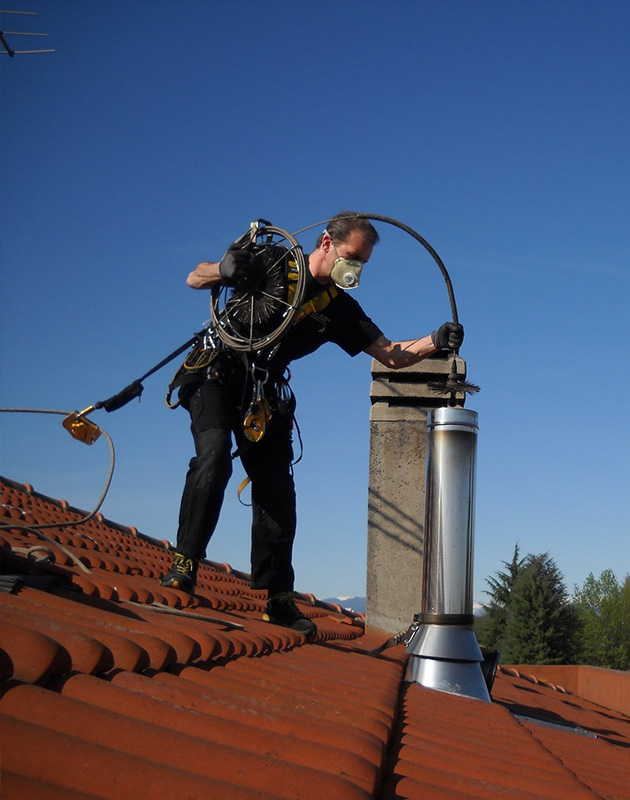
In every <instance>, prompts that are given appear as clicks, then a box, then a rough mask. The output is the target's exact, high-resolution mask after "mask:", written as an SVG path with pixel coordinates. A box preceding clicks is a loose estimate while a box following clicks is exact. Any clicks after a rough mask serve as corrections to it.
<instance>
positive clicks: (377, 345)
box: [365, 322, 464, 369]
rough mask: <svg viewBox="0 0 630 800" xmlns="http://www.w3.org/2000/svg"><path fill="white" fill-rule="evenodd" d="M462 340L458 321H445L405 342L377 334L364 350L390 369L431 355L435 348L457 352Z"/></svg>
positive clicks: (415, 362)
mask: <svg viewBox="0 0 630 800" xmlns="http://www.w3.org/2000/svg"><path fill="white" fill-rule="evenodd" d="M463 341H464V329H463V327H462V326H461V325H460V324H459V322H445V323H444V325H440V327H439V328H438V329H437V330H435V331H433V333H432V334H431V335H430V336H424V337H423V338H422V339H410V340H409V341H407V342H390V341H389V339H387V338H386V337H385V336H379V337H378V339H376V341H374V342H372V344H371V345H370V346H369V347H366V348H365V352H366V353H369V355H371V356H372V357H373V358H375V359H376V360H377V361H380V362H381V364H384V365H385V366H386V367H391V368H392V369H401V368H402V367H410V366H411V365H412V364H417V363H418V361H422V359H423V358H426V357H427V356H430V355H433V353H435V352H436V351H437V350H450V351H451V352H454V353H458V352H459V348H460V347H461V345H462V342H463Z"/></svg>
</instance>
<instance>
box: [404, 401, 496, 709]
mask: <svg viewBox="0 0 630 800" xmlns="http://www.w3.org/2000/svg"><path fill="white" fill-rule="evenodd" d="M477 431H478V416H477V413H476V412H475V411H469V410H467V409H463V408H438V409H434V410H433V411H431V412H430V413H429V417H428V421H427V482H426V505H425V529H424V530H425V550H424V575H423V593H422V614H421V618H420V622H421V624H420V626H419V628H418V630H417V631H416V633H415V635H414V636H413V638H412V640H411V641H410V643H409V645H408V647H407V652H408V653H409V654H410V656H411V657H410V659H409V665H408V667H407V680H409V681H411V682H416V683H421V684H422V685H423V686H427V687H429V688H432V689H439V690H441V691H447V692H453V693H456V694H463V695H466V696H468V697H475V698H477V699H480V700H490V695H489V692H488V689H487V686H486V683H485V680H484V678H483V673H482V670H481V662H482V661H483V656H482V654H481V650H480V649H479V645H478V644H477V640H476V638H475V634H474V632H473V624H474V616H473V545H474V542H473V539H474V521H475V467H476V455H477Z"/></svg>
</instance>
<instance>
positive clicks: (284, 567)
mask: <svg viewBox="0 0 630 800" xmlns="http://www.w3.org/2000/svg"><path fill="white" fill-rule="evenodd" d="M247 393H248V386H247V383H246V381H245V380H244V379H243V378H242V377H240V376H239V375H238V374H236V373H234V374H232V376H231V377H230V378H229V379H227V380H226V379H225V378H224V377H223V378H217V379H210V380H208V381H206V382H205V383H203V384H202V385H201V386H200V387H199V389H197V391H196V392H195V393H194V394H193V395H192V397H191V398H190V400H189V402H187V403H186V405H187V406H188V408H189V412H190V416H191V431H192V435H193V439H194V443H195V453H196V455H195V457H194V458H193V459H192V460H191V461H190V465H189V468H188V473H187V475H186V483H185V486H184V492H183V495H182V501H181V507H180V514H179V528H178V532H177V552H178V553H182V554H183V555H184V556H186V557H187V558H203V557H204V556H205V553H206V548H207V546H208V542H209V541H210V538H211V536H212V534H213V533H214V530H215V528H216V525H217V522H218V519H219V513H220V511H221V506H222V504H223V496H224V493H225V488H226V486H227V483H228V480H229V479H230V476H231V474H232V458H231V449H232V433H233V434H234V436H235V440H236V445H237V447H238V449H239V451H240V452H241V456H240V458H241V461H242V464H243V467H244V468H245V472H246V473H247V475H248V476H249V478H250V479H251V488H252V512H253V518H252V549H251V582H252V588H254V589H268V590H269V596H273V595H275V594H278V593H279V592H285V591H292V590H293V583H294V572H293V566H292V555H293V541H294V539H295V530H296V508H295V505H296V503H295V485H294V482H293V473H292V469H291V464H292V461H293V446H292V429H293V408H289V409H286V408H280V409H278V408H276V410H275V411H274V413H273V416H272V419H271V422H270V424H269V425H268V427H267V431H266V432H265V435H264V436H263V437H262V439H261V440H260V441H258V442H256V443H251V442H248V441H247V440H246V439H245V437H244V436H243V434H242V429H241V426H242V422H243V411H242V408H243V398H245V405H247V403H248V402H249V397H247ZM270 400H271V403H272V407H273V405H274V397H273V395H271V397H270Z"/></svg>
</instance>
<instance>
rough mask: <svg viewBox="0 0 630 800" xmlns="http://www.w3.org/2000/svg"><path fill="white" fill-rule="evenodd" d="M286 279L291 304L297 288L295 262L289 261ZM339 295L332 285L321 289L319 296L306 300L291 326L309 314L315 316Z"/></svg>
mask: <svg viewBox="0 0 630 800" xmlns="http://www.w3.org/2000/svg"><path fill="white" fill-rule="evenodd" d="M288 279H289V291H288V296H287V299H288V301H289V303H292V302H293V298H294V297H295V290H296V288H297V279H298V273H297V269H296V267H295V262H293V261H289V272H288ZM338 294H339V289H337V287H336V286H335V285H334V284H331V285H330V286H326V288H325V289H322V291H321V292H319V294H316V295H315V297H312V298H311V299H310V300H307V301H306V302H305V303H303V304H302V305H301V306H300V308H299V310H298V312H297V314H296V315H295V317H294V319H293V324H294V325H295V323H296V322H299V321H300V320H302V319H304V317H307V316H308V315H309V314H317V313H318V312H319V311H323V310H324V309H325V308H326V306H327V305H328V304H329V303H330V302H331V301H332V300H334V299H335V297H337V295H338Z"/></svg>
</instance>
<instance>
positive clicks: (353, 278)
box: [316, 211, 379, 289]
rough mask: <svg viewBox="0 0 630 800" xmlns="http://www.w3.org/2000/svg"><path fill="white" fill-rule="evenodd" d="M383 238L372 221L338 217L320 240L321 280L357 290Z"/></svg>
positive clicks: (343, 214) (344, 213)
mask: <svg viewBox="0 0 630 800" xmlns="http://www.w3.org/2000/svg"><path fill="white" fill-rule="evenodd" d="M378 240H379V236H378V233H377V231H376V229H375V228H374V226H373V225H372V224H371V223H370V221H369V220H367V219H363V218H361V217H358V216H357V215H356V212H353V211H342V212H340V213H339V214H336V215H335V216H334V217H333V218H332V219H331V220H330V221H329V222H328V224H327V226H326V230H325V231H324V232H323V233H322V234H320V236H319V238H318V239H317V250H316V252H317V253H318V255H319V256H320V264H319V266H320V269H319V270H318V272H319V275H318V277H319V279H320V280H321V279H322V278H324V279H327V282H329V281H332V282H333V283H335V284H336V285H337V286H339V287H340V288H342V289H355V288H356V287H357V286H358V285H359V278H360V275H361V269H362V267H363V264H365V263H367V261H368V260H369V258H370V256H371V255H372V250H373V248H374V245H375V244H376V243H377V242H378Z"/></svg>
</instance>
